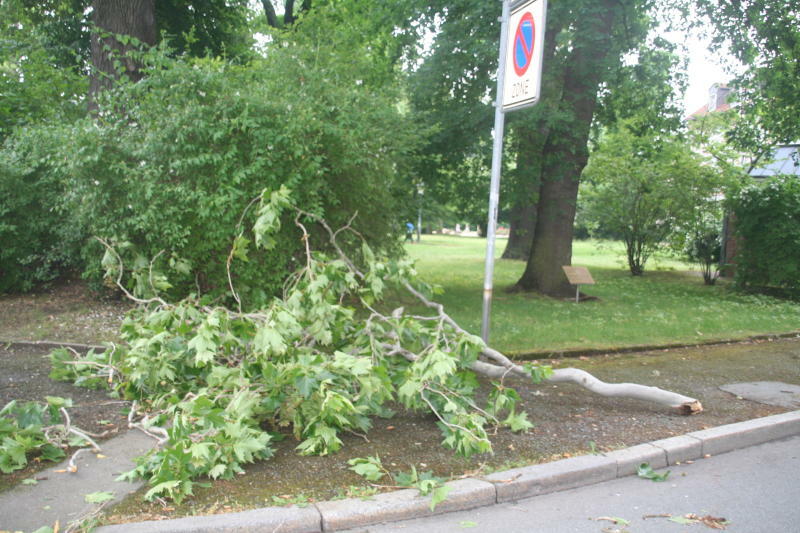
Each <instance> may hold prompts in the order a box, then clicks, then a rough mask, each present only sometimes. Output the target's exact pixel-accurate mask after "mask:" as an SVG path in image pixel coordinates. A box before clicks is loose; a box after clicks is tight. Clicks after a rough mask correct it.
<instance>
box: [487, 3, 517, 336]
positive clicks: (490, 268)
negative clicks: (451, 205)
mask: <svg viewBox="0 0 800 533" xmlns="http://www.w3.org/2000/svg"><path fill="white" fill-rule="evenodd" d="M510 10H511V2H510V0H503V15H502V18H501V19H500V20H501V24H500V60H499V61H498V67H497V96H496V97H495V104H494V146H493V148H492V181H491V185H490V188H489V222H488V224H487V225H486V268H485V271H484V275H483V315H482V319H481V338H482V339H483V342H485V343H487V344H488V342H489V313H490V312H491V308H492V278H493V277H494V240H495V229H496V226H497V206H498V204H499V200H500V170H501V168H502V163H503V128H504V127H505V115H504V114H503V84H504V80H505V76H506V74H505V70H506V51H507V48H508V43H507V42H506V41H507V40H508V15H509V12H510Z"/></svg>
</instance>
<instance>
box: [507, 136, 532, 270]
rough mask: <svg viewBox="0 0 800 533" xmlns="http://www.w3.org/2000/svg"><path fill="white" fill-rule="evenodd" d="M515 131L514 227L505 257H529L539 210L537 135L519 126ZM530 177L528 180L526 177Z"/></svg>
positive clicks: (512, 211) (511, 217)
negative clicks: (517, 139)
mask: <svg viewBox="0 0 800 533" xmlns="http://www.w3.org/2000/svg"><path fill="white" fill-rule="evenodd" d="M514 132H515V133H516V134H517V136H518V137H519V142H518V143H517V144H518V146H517V169H516V172H515V174H516V179H515V181H516V183H517V186H516V191H515V194H514V200H513V202H514V203H513V205H512V207H511V216H510V219H511V220H510V223H511V228H510V231H509V234H508V242H507V243H506V249H505V251H504V252H503V259H522V260H527V259H528V257H530V254H531V246H532V245H533V234H534V231H535V229H536V209H537V200H538V199H539V179H538V177H539V169H540V168H541V165H540V164H539V165H537V161H536V156H537V155H538V154H540V153H541V148H540V149H539V150H536V146H535V144H536V142H535V138H534V137H533V135H532V132H530V131H529V130H528V129H527V128H524V127H521V126H520V127H517V128H515V129H514ZM526 178H527V179H526Z"/></svg>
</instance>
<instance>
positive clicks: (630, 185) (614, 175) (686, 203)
mask: <svg viewBox="0 0 800 533" xmlns="http://www.w3.org/2000/svg"><path fill="white" fill-rule="evenodd" d="M585 177H586V178H587V180H588V181H589V183H590V185H588V186H587V187H585V190H584V192H585V196H586V200H587V203H588V205H587V206H586V214H585V216H586V217H587V218H588V219H589V220H590V221H591V223H592V224H593V226H594V228H597V229H598V230H599V232H600V233H601V234H606V235H608V234H611V235H614V236H616V237H619V238H621V239H622V240H623V241H624V242H625V249H626V253H627V260H628V268H629V269H630V272H631V274H633V275H634V276H637V275H641V274H642V273H643V272H644V268H645V264H646V263H647V260H648V258H649V257H650V255H651V254H652V253H653V252H654V251H655V250H657V249H658V248H659V247H661V246H665V245H666V244H667V241H668V239H670V237H673V236H674V235H679V236H681V238H683V236H684V235H685V233H686V232H687V231H688V232H690V233H692V235H694V234H695V233H697V232H700V231H701V229H699V226H698V224H699V223H698V220H699V219H700V218H702V216H704V215H707V214H709V209H710V208H709V206H708V205H707V204H708V203H709V199H710V198H713V197H714V195H715V194H717V193H718V192H719V188H720V180H719V174H718V173H716V172H714V170H713V169H711V168H710V167H706V166H704V165H703V164H702V160H701V159H700V158H699V156H697V155H696V154H694V153H693V152H692V151H691V150H690V149H689V147H688V146H687V145H686V144H684V143H682V142H681V141H679V140H675V139H665V138H661V137H660V136H658V135H645V136H637V135H634V134H633V133H632V132H630V131H629V130H627V129H625V128H622V129H620V130H619V131H617V132H615V133H611V134H609V135H607V136H606V138H605V139H604V140H603V141H602V142H601V143H600V146H599V148H598V150H597V151H596V152H595V153H594V154H593V155H592V159H591V161H590V163H589V166H588V167H587V168H586V172H585Z"/></svg>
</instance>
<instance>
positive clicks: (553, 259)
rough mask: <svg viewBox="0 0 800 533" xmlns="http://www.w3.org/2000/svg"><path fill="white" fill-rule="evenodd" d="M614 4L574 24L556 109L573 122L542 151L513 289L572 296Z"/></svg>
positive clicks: (551, 135)
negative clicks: (576, 235)
mask: <svg viewBox="0 0 800 533" xmlns="http://www.w3.org/2000/svg"><path fill="white" fill-rule="evenodd" d="M616 13H617V11H616V8H615V4H614V2H612V1H611V0H605V1H603V2H600V3H598V5H597V13H596V16H587V17H584V18H581V19H579V20H578V21H577V22H576V30H575V34H576V35H578V36H581V39H580V41H578V40H577V37H576V43H575V44H574V49H573V51H572V53H571V54H570V59H569V61H568V62H567V67H566V69H565V71H564V85H563V91H562V93H561V102H560V105H559V109H560V110H561V112H562V113H568V114H571V116H572V117H573V118H572V120H570V121H567V122H565V123H561V124H558V125H556V126H553V127H552V128H551V129H550V131H549V132H548V135H547V141H546V143H545V147H544V150H543V156H544V164H543V167H542V180H541V187H540V192H539V204H538V210H537V220H536V230H535V232H534V237H533V246H532V247H531V254H530V257H529V258H528V263H527V265H526V268H525V272H524V273H523V274H522V277H521V278H520V279H519V281H518V282H517V285H516V286H517V287H518V288H519V289H521V290H526V291H538V292H541V293H543V294H546V295H549V296H554V297H566V296H571V295H572V294H573V293H574V289H573V288H572V287H571V286H570V284H569V283H568V281H567V279H566V277H565V276H564V273H563V272H562V270H561V267H562V266H565V265H570V264H572V237H573V224H574V222H575V208H576V204H577V199H578V186H579V184H580V175H581V172H582V171H583V168H584V167H585V166H586V163H587V161H588V159H589V150H588V147H587V141H588V139H589V130H590V127H591V123H592V118H593V117H594V111H595V108H596V107H597V91H598V88H599V86H600V82H601V80H602V78H603V74H604V72H603V71H604V69H605V68H606V64H607V62H608V60H609V59H613V58H612V57H611V56H610V54H611V53H612V50H614V47H613V46H612V43H611V31H610V28H611V27H612V26H613V24H614V22H615V17H616Z"/></svg>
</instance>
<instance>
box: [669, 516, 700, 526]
mask: <svg viewBox="0 0 800 533" xmlns="http://www.w3.org/2000/svg"><path fill="white" fill-rule="evenodd" d="M668 520H669V521H670V522H675V523H676V524H681V525H684V526H687V525H689V524H696V523H697V522H698V521H697V520H695V519H692V518H686V517H684V516H670V517H669V518H668Z"/></svg>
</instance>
